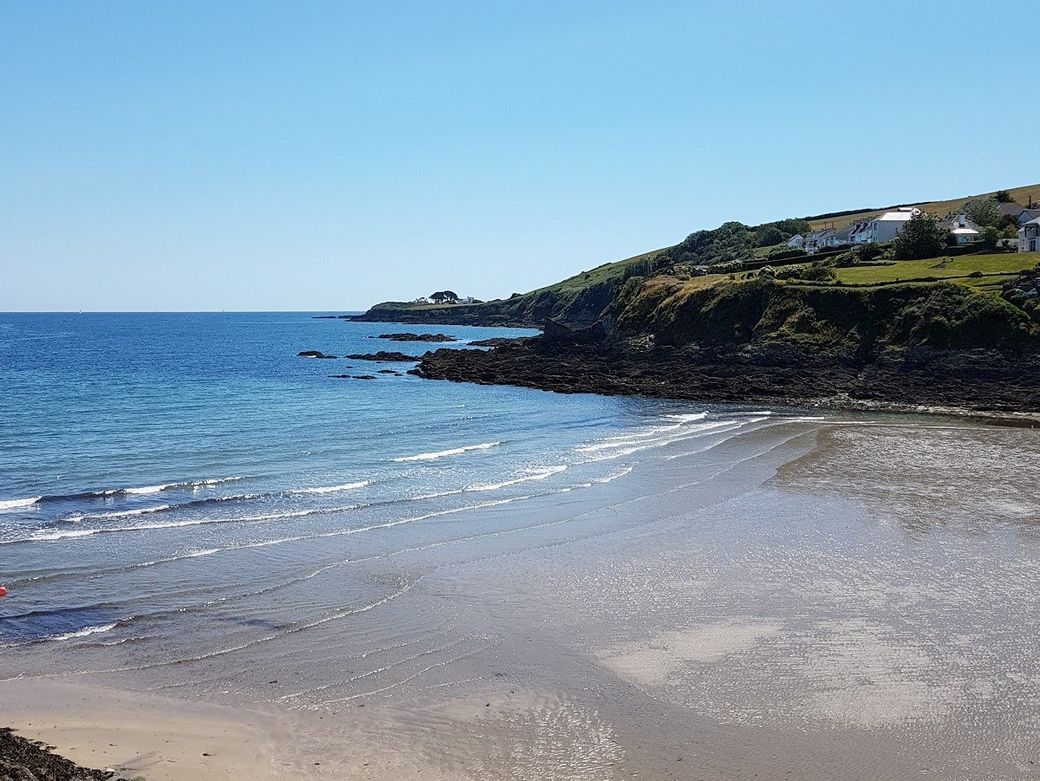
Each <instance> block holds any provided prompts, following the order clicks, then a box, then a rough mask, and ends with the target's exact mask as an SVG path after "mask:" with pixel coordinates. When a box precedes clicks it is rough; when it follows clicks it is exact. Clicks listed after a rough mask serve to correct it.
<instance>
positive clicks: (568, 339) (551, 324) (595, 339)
mask: <svg viewBox="0 0 1040 781" xmlns="http://www.w3.org/2000/svg"><path fill="white" fill-rule="evenodd" d="M542 337H543V338H544V339H545V340H546V341H550V342H561V343H566V344H600V343H602V342H603V341H604V340H606V338H607V329H606V328H605V327H604V325H603V321H597V322H595V323H593V324H592V325H590V326H588V327H581V326H570V325H567V324H566V323H561V322H560V321H559V320H546V321H545V325H544V326H543V327H542Z"/></svg>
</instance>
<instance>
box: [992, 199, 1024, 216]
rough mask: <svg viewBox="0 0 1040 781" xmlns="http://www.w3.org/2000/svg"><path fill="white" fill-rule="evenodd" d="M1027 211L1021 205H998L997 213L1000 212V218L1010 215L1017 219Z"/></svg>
mask: <svg viewBox="0 0 1040 781" xmlns="http://www.w3.org/2000/svg"><path fill="white" fill-rule="evenodd" d="M1025 210H1026V207H1025V206H1023V205H1022V204H1020V203H1014V202H1011V203H998V204H997V211H998V212H1000V216H1001V217H1003V216H1004V215H1006V214H1010V215H1011V216H1012V217H1017V216H1018V215H1020V214H1021V213H1022V212H1024V211H1025Z"/></svg>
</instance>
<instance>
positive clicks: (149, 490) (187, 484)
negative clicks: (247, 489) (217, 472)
mask: <svg viewBox="0 0 1040 781" xmlns="http://www.w3.org/2000/svg"><path fill="white" fill-rule="evenodd" d="M243 479H245V478H243V477H240V476H236V477H214V478H211V479H207V480H184V481H181V482H179V483H160V484H159V485H143V486H140V487H138V488H117V489H114V490H111V491H102V492H101V493H103V494H106V495H107V494H114V493H124V494H157V493H159V492H160V491H166V490H168V489H170V488H202V487H203V486H207V485H220V484H221V483H233V482H235V481H237V480H243Z"/></svg>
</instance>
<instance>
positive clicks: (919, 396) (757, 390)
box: [409, 338, 1040, 412]
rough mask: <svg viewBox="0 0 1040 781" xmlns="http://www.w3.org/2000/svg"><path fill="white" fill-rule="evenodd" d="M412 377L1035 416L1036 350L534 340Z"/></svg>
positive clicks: (458, 357)
mask: <svg viewBox="0 0 1040 781" xmlns="http://www.w3.org/2000/svg"><path fill="white" fill-rule="evenodd" d="M409 374H414V375H416V376H419V377H425V378H429V379H446V380H455V381H463V382H475V383H479V384H497V385H519V386H526V387H532V388H541V389H543V390H551V391H556V392H559V393H601V394H606V395H639V396H651V397H661V398H675V399H690V400H697V401H717V402H734V403H745V402H766V403H774V404H778V405H785V406H798V405H805V404H813V405H823V406H829V407H844V408H850V407H869V408H878V407H883V406H884V407H901V408H911V407H912V408H918V407H920V406H930V407H951V408H962V409H970V410H991V411H1025V412H1032V411H1036V410H1040V353H1037V354H1032V353H1030V354H1017V355H1009V354H1006V353H1001V352H997V351H991V350H981V349H979V350H961V351H951V350H930V349H926V348H917V349H913V350H909V349H907V350H890V351H886V352H885V353H883V354H882V355H881V356H879V357H876V358H873V359H871V360H869V361H867V362H864V361H863V360H862V359H861V358H860V357H859V356H857V355H855V354H847V353H825V352H821V351H818V350H803V349H799V348H797V347H792V346H786V345H785V346H780V347H762V346H758V347H754V348H751V347H746V346H745V347H744V348H743V349H740V350H726V349H718V350H710V349H704V348H697V347H689V346H688V347H682V348H680V347H671V346H667V345H666V346H657V347H654V346H647V345H646V344H645V343H641V344H639V343H624V342H620V343H609V342H608V343H605V344H601V345H590V344H582V343H580V342H578V343H575V342H565V341H553V340H551V339H548V340H547V339H544V338H535V339H530V340H524V341H522V342H521V343H519V344H515V345H511V346H508V347H500V348H496V349H493V350H448V349H441V350H436V351H434V352H430V353H427V354H426V355H424V356H423V359H422V361H421V362H420V363H419V365H418V366H417V367H416V368H415V369H413V370H411V371H410V372H409Z"/></svg>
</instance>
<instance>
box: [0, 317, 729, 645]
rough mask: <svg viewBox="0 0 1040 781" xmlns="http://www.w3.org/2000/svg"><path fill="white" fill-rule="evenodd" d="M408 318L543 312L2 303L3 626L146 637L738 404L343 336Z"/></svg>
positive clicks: (27, 633) (561, 479) (582, 477)
mask: <svg viewBox="0 0 1040 781" xmlns="http://www.w3.org/2000/svg"><path fill="white" fill-rule="evenodd" d="M402 330H411V331H416V330H418V331H420V332H429V333H437V332H447V333H449V334H450V335H452V336H454V337H456V338H457V341H455V342H451V343H447V344H445V345H443V346H445V347H449V348H451V347H454V348H461V347H465V346H466V345H467V343H468V342H470V341H473V340H480V339H486V338H489V337H494V336H523V335H529V334H533V333H535V332H534V331H525V330H519V329H503V328H474V327H458V326H451V327H446V326H437V327H421V326H419V327H417V326H408V327H404V326H399V325H393V324H379V323H360V322H351V321H345V320H339V319H318V318H316V317H315V316H314V315H313V314H310V313H227V314H223V313H220V314H217V313H206V314H4V315H0V582H6V584H7V586H8V588H9V589H10V591H11V595H10V596H9V597H8V598H7V599H6V600H4V601H3V602H0V644H8V645H11V644H14V645H18V644H25V643H38V642H44V641H47V640H53V639H69V638H79V637H86V636H88V635H93V634H101V633H112V636H113V637H120V638H121V639H124V640H125V639H136V638H138V637H140V636H142V635H144V636H151V634H150V633H152V632H154V631H157V630H156V626H158V623H157V622H158V620H159V618H160V617H162V616H169V615H170V614H171V611H172V612H177V611H186V610H189V609H191V608H193V607H197V606H198V605H200V604H206V603H207V602H208V601H210V600H211V599H216V600H221V599H224V598H226V597H228V596H229V595H230V594H232V593H235V594H238V593H240V592H241V593H245V592H247V591H249V590H250V589H252V590H254V591H255V590H258V589H262V588H263V586H264V584H266V583H270V582H282V581H284V580H286V579H291V578H292V577H294V576H296V575H297V574H298V572H299V570H300V567H301V565H302V564H306V563H309V562H311V561H312V560H314V559H315V558H316V557H317V558H320V557H321V555H322V552H325V551H329V550H332V548H330V546H333V545H334V544H336V543H342V544H346V543H348V542H349V543H350V546H351V548H350V549H353V548H355V547H357V545H358V544H359V543H355V542H354V541H355V540H359V539H360V538H361V536H362V535H364V536H365V537H366V538H367V540H378V539H380V535H388V534H390V532H391V531H395V532H397V531H400V530H399V529H398V528H397V527H398V526H402V525H411V528H412V529H415V528H416V526H417V524H418V523H419V521H428V520H436V519H441V518H449V517H450V516H452V515H453V514H455V513H458V512H460V511H462V510H464V509H466V508H473V507H484V506H487V507H496V506H499V505H501V504H503V503H509V502H513V501H516V500H518V499H522V498H525V497H529V496H532V495H536V494H537V495H542V494H546V493H553V492H567V491H572V490H575V489H576V488H578V487H587V486H591V485H596V484H603V483H606V482H609V481H612V480H614V479H616V478H618V477H621V476H623V475H624V474H626V473H627V471H628V470H630V469H631V465H632V463H633V462H634V459H636V458H638V456H639V453H640V452H641V451H642V450H644V449H646V448H647V447H648V446H649V445H653V444H655V443H657V444H660V443H662V442H665V441H670V439H674V438H676V437H678V438H681V437H682V436H687V435H692V434H696V433H698V432H700V431H701V430H703V429H705V428H706V429H707V430H708V431H712V430H714V429H716V428H719V427H721V429H722V430H727V429H728V428H732V427H733V426H735V425H737V424H736V423H734V422H733V421H732V420H730V419H720V420H715V421H714V422H712V421H711V420H706V418H708V416H709V413H708V412H707V411H706V410H703V409H701V408H691V407H690V405H679V404H672V403H668V402H660V401H647V400H639V399H618V398H604V397H598V396H592V395H571V396H569V395H559V394H552V393H547V392H542V391H537V390H531V389H522V388H512V387H487V386H476V385H469V384H456V383H448V382H438V381H429V380H422V379H419V378H417V377H414V376H410V375H407V374H404V371H405V370H406V369H408V368H410V367H411V366H412V364H408V363H372V362H367V361H358V360H347V359H345V358H344V357H343V356H345V355H347V354H351V353H372V352H376V351H378V350H397V351H403V352H406V353H408V354H414V353H421V352H424V351H425V350H426V349H427V348H428V347H429V345H427V344H423V343H399V342H392V341H389V340H386V339H380V338H378V337H379V335H380V334H383V333H386V332H393V331H402ZM433 346H434V347H439V346H442V345H433ZM303 350H320V351H322V352H325V353H331V354H335V355H337V356H340V357H338V358H336V359H334V360H320V359H306V358H301V357H298V355H297V353H299V352H300V351H303ZM381 370H389V371H395V372H399V373H400V375H398V374H390V373H380V372H381ZM340 374H353V375H362V374H363V375H372V376H375V377H376V379H374V380H359V379H342V378H336V377H334V376H333V375H340ZM462 531H463V532H467V531H469V532H473V531H477V530H476V529H464V530H462ZM417 535H418V532H415V535H413V536H416V537H417ZM348 538H349V539H348ZM395 539H396V536H395ZM367 540H366V544H370V543H369V542H368V541H367ZM338 551H339V549H337V552H338ZM229 553H231V554H234V557H233V558H232V557H230V556H227V555H218V554H229ZM232 561H233V564H232V563H231V562H232ZM153 624H154V625H153Z"/></svg>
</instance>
